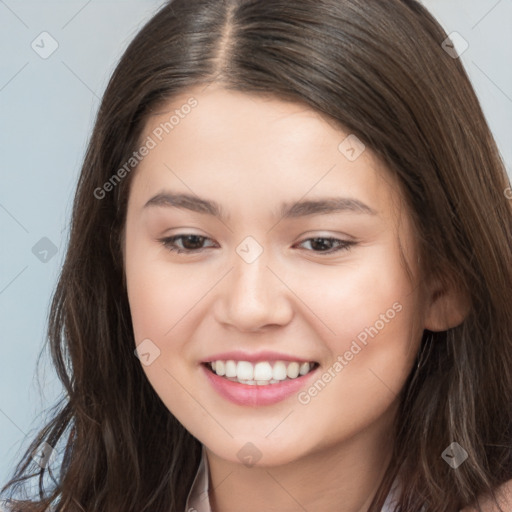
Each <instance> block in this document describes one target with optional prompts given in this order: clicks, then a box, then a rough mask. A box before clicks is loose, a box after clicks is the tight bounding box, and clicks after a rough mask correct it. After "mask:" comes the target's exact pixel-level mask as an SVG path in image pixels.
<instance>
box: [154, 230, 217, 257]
mask: <svg viewBox="0 0 512 512" xmlns="http://www.w3.org/2000/svg"><path fill="white" fill-rule="evenodd" d="M207 240H210V239H209V238H207V237H205V236H201V235H191V234H188V235H174V236H170V237H167V238H161V239H159V240H158V241H159V242H161V243H162V245H163V246H164V247H165V248H167V249H168V250H169V251H171V252H176V253H197V252H200V251H202V250H203V249H205V248H206V247H202V245H203V244H204V242H205V241H207ZM178 241H179V242H178ZM210 241H211V240H210ZM210 247H212V246H210Z"/></svg>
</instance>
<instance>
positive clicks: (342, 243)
mask: <svg viewBox="0 0 512 512" xmlns="http://www.w3.org/2000/svg"><path fill="white" fill-rule="evenodd" d="M187 237H196V238H199V239H202V240H203V241H205V240H210V239H209V238H208V237H205V236H201V235H193V234H189V235H174V236H171V237H167V238H160V239H159V240H158V241H159V242H160V243H162V245H163V246H164V247H165V248H166V249H167V250H169V251H170V252H174V253H177V254H197V253H199V252H202V251H204V250H205V249H207V247H201V248H200V249H182V248H180V247H176V245H175V242H176V240H179V239H183V238H187ZM311 240H324V241H325V240H327V241H329V242H338V247H337V248H335V249H330V250H328V251H312V252H315V253H317V254H321V255H324V254H334V253H337V252H339V251H348V250H350V248H351V247H352V246H353V245H356V244H357V242H352V241H348V240H340V239H339V238H333V237H323V236H315V237H312V238H306V239H305V240H302V242H299V244H303V243H304V242H309V241H311Z"/></svg>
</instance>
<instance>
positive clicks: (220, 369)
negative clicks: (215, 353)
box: [210, 359, 314, 386]
mask: <svg viewBox="0 0 512 512" xmlns="http://www.w3.org/2000/svg"><path fill="white" fill-rule="evenodd" d="M313 366H314V363H308V362H306V363H299V362H298V361H292V362H286V361H275V362H274V363H273V364H272V363H270V362H269V361H259V362H257V363H256V364H253V363H251V362H249V361H234V360H232V359H230V360H228V361H220V360H219V361H212V362H211V363H210V368H211V369H212V370H213V371H214V372H215V373H216V374H217V375H219V376H221V377H226V378H227V379H229V380H231V381H234V382H240V383H242V384H248V385H249V386H265V385H267V384H277V383H278V382H281V381H283V380H289V379H296V378H297V377H299V376H302V375H306V374H307V373H309V372H310V371H311V369H312V368H313Z"/></svg>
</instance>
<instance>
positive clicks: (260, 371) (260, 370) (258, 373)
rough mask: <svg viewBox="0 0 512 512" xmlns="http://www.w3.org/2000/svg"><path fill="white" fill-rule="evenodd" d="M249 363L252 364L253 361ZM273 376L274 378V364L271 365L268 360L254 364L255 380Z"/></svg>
mask: <svg viewBox="0 0 512 512" xmlns="http://www.w3.org/2000/svg"><path fill="white" fill-rule="evenodd" d="M249 364H251V363H249ZM251 366H252V365H251ZM239 378H240V377H239ZM271 378H272V366H270V363H267V362H266V361H265V362H263V363H256V365H255V366H254V380H256V381H258V380H259V381H262V380H270V379H271Z"/></svg>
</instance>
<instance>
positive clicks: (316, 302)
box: [123, 86, 425, 465]
mask: <svg viewBox="0 0 512 512" xmlns="http://www.w3.org/2000/svg"><path fill="white" fill-rule="evenodd" d="M192 97H193V98H194V99H193V100H191V99H190V98H192ZM185 105H193V106H192V107H191V108H185ZM176 110H177V111H178V113H177V116H175V118H176V119H179V120H178V121H176V119H174V122H173V124H172V128H170V125H169V124H168V125H167V132H168V133H166V130H165V129H162V126H163V125H162V123H165V122H168V121H169V118H170V116H171V115H173V114H174V113H175V111H176ZM349 136H350V134H349V133H346V132H344V131H342V130H340V128H338V127H337V126H334V124H333V123H332V122H330V121H328V120H327V119H325V118H322V117H321V116H320V115H319V114H318V113H316V112H315V111H313V110H311V109H309V108H307V107H305V106H303V105H300V104H296V103H288V102H284V101H281V100H278V99H268V98H262V97H259V96H253V95H247V94H243V93H239V92H233V91H226V90H223V89H221V88H219V87H217V88H214V87H213V86H211V87H209V88H207V89H206V90H204V91H201V90H200V89H191V90H190V91H189V93H187V94H183V95H182V96H180V97H176V98H174V99H173V101H172V102H169V104H168V105H167V106H166V107H165V108H163V109H160V112H159V113H158V114H157V115H155V116H153V117H151V118H150V119H149V120H148V122H147V124H146V127H145V132H144V134H143V137H142V141H144V142H143V143H144V144H147V146H148V147H149V146H151V149H150V150H149V151H148V152H147V153H148V154H147V155H146V156H145V157H144V158H143V159H142V161H141V163H140V164H139V166H138V168H137V170H136V171H134V172H135V174H134V176H133V181H132V183H131V189H130V195H129V201H128V210H127V220H126V225H125V239H124V247H123V250H124V259H125V271H126V280H127V290H128V298H129V303H130V308H131V314H132V321H133V329H134V335H135V340H136V344H137V345H140V352H141V353H143V355H142V356H141V363H142V364H143V369H144V371H145V373H146V375H147V378H148V379H149V382H150V383H151V385H152V386H153V387H154V389H155V392H156V393H157V394H158V395H159V397H160V398H161V400H162V401H163V403H164V404H165V405H166V406H167V408H168V409H169V411H171V412H172V414H173V415H175V416H176V417H177V418H178V420H179V421H180V422H181V423H182V424H183V425H184V427H185V428H186V429H187V430H189V431H190V432H191V433H192V434H193V435H194V436H195V437H196V438H197V439H199V440H200V441H201V442H202V443H203V444H204V445H205V446H206V447H207V448H208V449H210V450H211V451H212V452H214V453H215V454H216V455H218V456H219V457H222V458H223V459H225V460H229V461H232V462H240V461H243V457H245V455H249V456H253V459H254V460H256V459H258V458H260V459H259V461H258V464H262V465H277V464H283V463H287V462H290V461H294V460H297V459H299V458H300V457H304V456H307V455H312V454H314V453H315V452H318V451H319V450H325V449H330V448H332V447H333V446H336V445H341V444H346V443H349V442H350V440H351V439H353V438H355V436H357V435H358V433H360V432H361V431H363V430H364V429H367V428H369V427H372V426H375V425H379V423H383V422H384V421H387V420H389V415H390V411H394V410H395V409H394V408H395V407H396V403H397V394H398V393H399V391H400V389H401V388H402V387H403V385H404V382H405V379H406V378H407V375H408V374H409V372H410V370H411V368H412V365H413V360H414V357H415V355H416V352H417V350H418V346H419V341H420V339H421V334H422V332H423V329H424V327H425V325H424V314H423V306H424V303H423V301H424V299H423V295H422V292H421V288H420V287H419V286H418V282H417V279H415V278H414V276H415V275H417V272H418V268H417V265H415V263H417V252H416V245H415V243H414V236H413V227H412V225H411V222H410V220H409V217H408V214H407V210H406V208H405V207H404V206H403V204H402V201H401V195H400V192H399V188H398V185H397V184H396V183H395V182H394V180H393V178H392V177H391V174H390V173H389V172H388V171H387V169H385V168H384V166H383V165H382V164H381V163H379V161H378V160H377V158H376V157H375V156H374V155H373V154H372V152H371V151H370V150H369V149H367V148H366V149H364V148H363V146H362V145H361V143H360V142H358V140H356V139H355V138H354V136H350V137H349ZM347 137H348V139H347ZM150 139H151V140H152V141H153V142H149V141H150ZM160 139H161V140H160ZM153 143H154V144H153ZM153 146H154V147H153ZM400 246H401V249H400ZM401 250H402V254H403V256H404V257H405V260H406V261H407V262H408V264H409V266H410V269H411V270H412V274H413V279H412V280H411V279H410V277H409V276H408V274H407V271H406V268H405V266H404V262H403V260H402V258H401ZM213 361H215V364H214V366H215V371H216V373H219V374H221V375H214V372H213V371H212V368H211V365H210V364H209V363H211V362H213ZM219 361H220V362H219ZM308 363H310V364H308ZM301 369H302V373H305V372H307V373H305V374H304V375H302V374H301ZM308 370H309V372H308ZM255 373H256V374H255ZM297 373H298V375H297ZM222 374H224V375H222ZM230 375H231V377H229V376H230ZM233 375H236V376H233ZM228 377H229V378H228ZM269 379H270V380H269ZM239 380H243V381H249V382H243V383H241V382H239ZM386 418H387V420H386ZM248 443H251V444H248ZM244 450H245V451H246V452H247V454H246V453H245V452H244Z"/></svg>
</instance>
